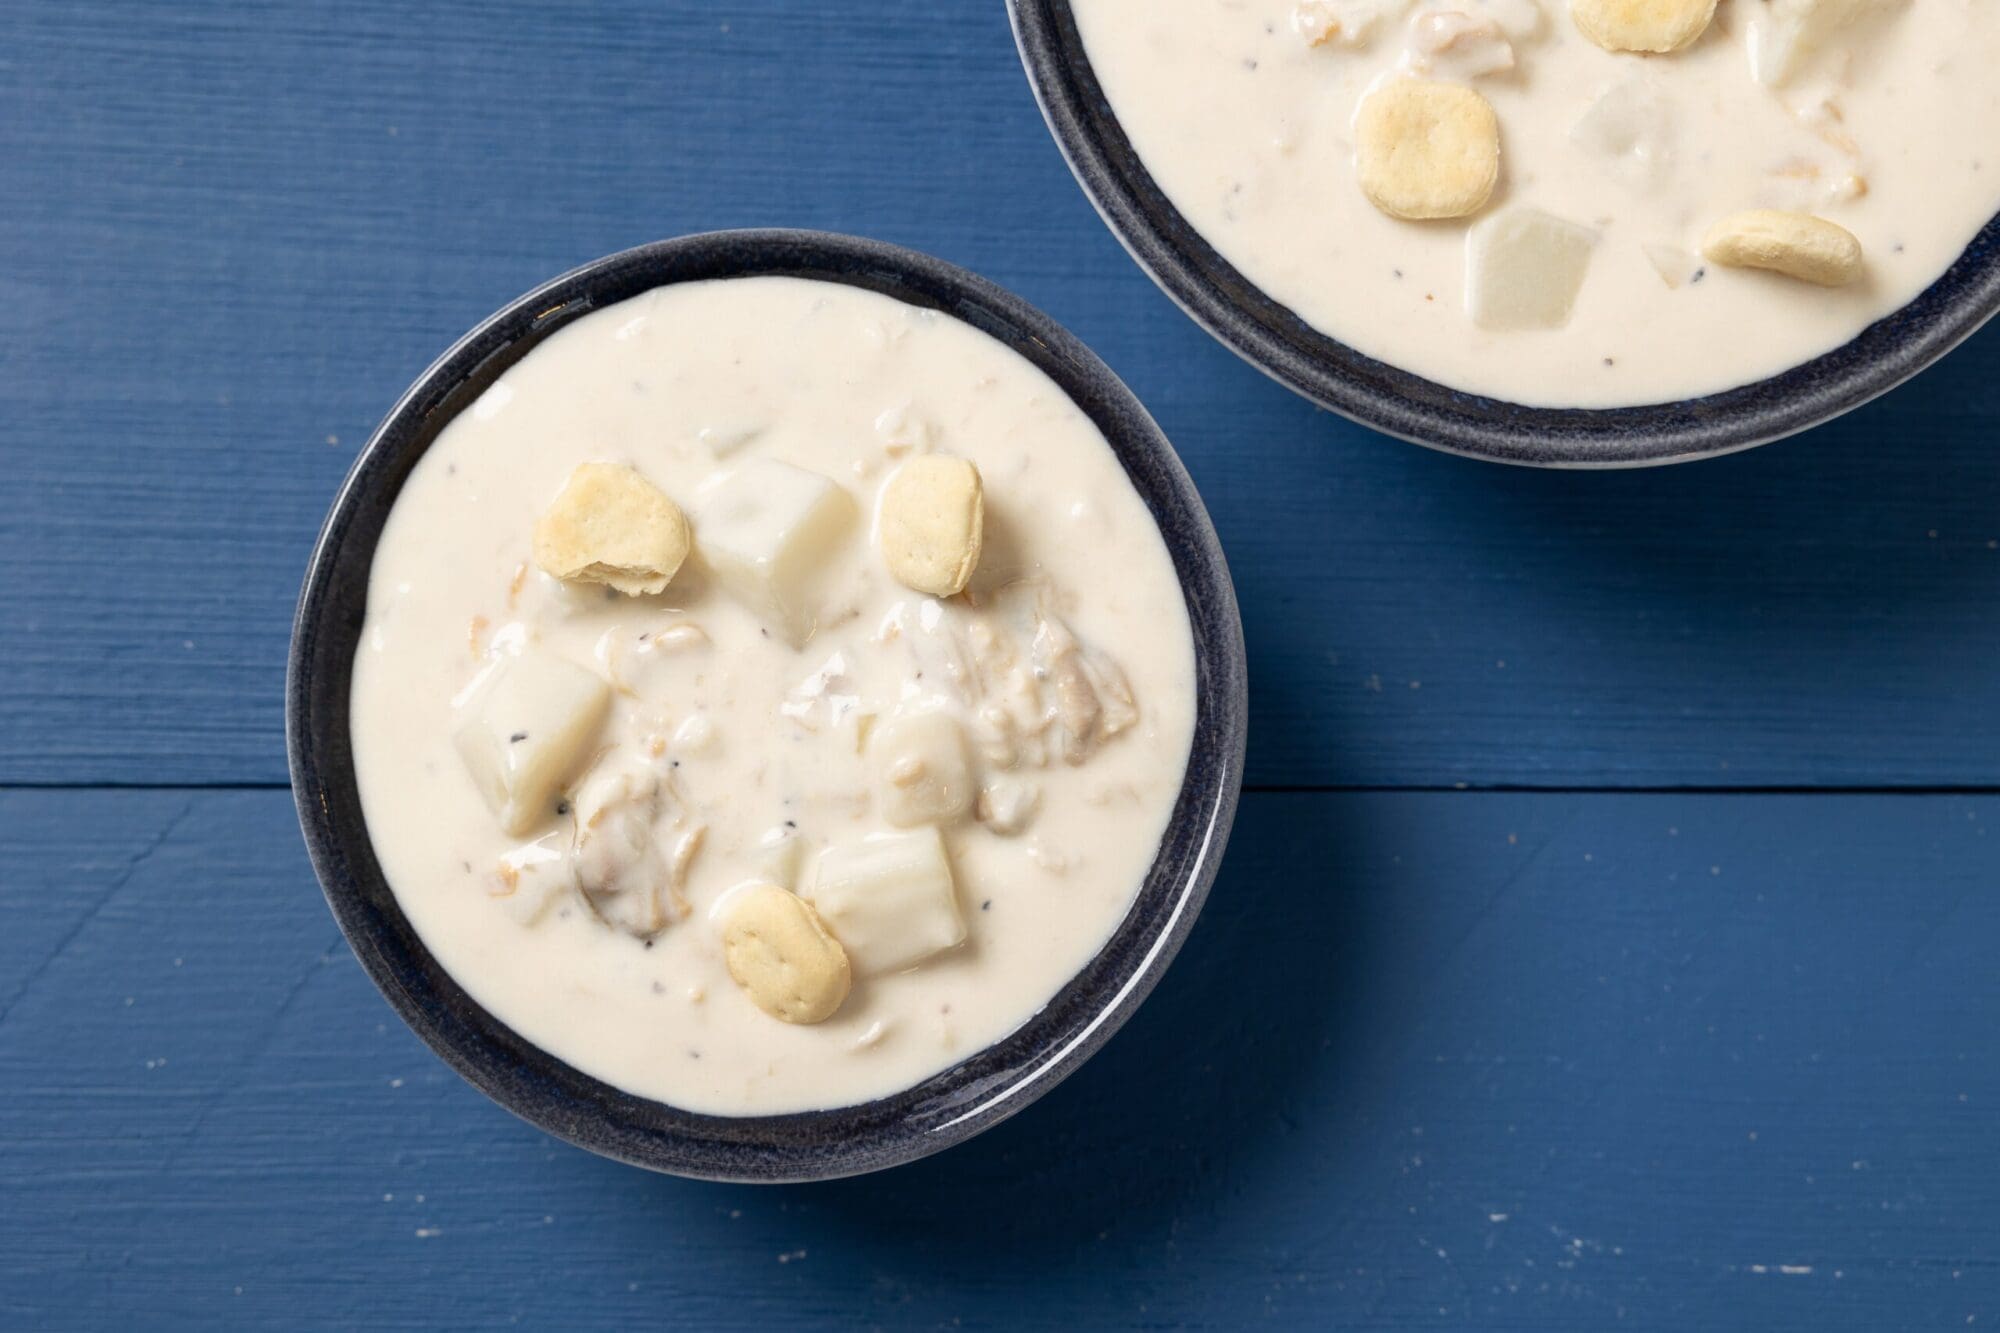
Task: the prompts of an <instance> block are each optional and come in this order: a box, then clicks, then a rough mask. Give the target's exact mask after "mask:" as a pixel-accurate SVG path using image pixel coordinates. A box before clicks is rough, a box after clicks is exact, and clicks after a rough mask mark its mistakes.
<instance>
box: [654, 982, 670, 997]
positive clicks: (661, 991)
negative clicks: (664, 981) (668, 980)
mask: <svg viewBox="0 0 2000 1333" xmlns="http://www.w3.org/2000/svg"><path fill="white" fill-rule="evenodd" d="M666 993H667V988H666V987H665V986H662V985H661V984H660V983H659V982H657V981H656V982H654V983H653V994H655V995H665V994H666Z"/></svg>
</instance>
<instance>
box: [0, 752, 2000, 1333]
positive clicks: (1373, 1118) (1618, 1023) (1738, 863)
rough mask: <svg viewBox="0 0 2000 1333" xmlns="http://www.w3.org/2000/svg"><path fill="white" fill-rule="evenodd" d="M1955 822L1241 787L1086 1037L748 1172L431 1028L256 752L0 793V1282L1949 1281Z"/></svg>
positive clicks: (1901, 1287) (1199, 1316)
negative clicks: (439, 1052) (459, 1071)
mask: <svg viewBox="0 0 2000 1333" xmlns="http://www.w3.org/2000/svg"><path fill="white" fill-rule="evenodd" d="M1996 821H2000V798H1970V797H1810V798H1802V797H1792V796H1772V795H1763V796H1702V797H1693V796H1666V795H1652V796H1647V795H1623V796H1619V795H1585V796H1577V795H1565V794H1491V793H1462V794H1459V793H1434V794H1423V795H1413V794H1401V795H1399V794H1375V795H1272V794H1265V795H1253V796H1252V797H1250V798H1249V799H1247V800H1246V801H1245V803H1244V809H1243V814H1242V817H1241V820H1240V822H1239V825H1238V830H1237V835H1236V838H1235V842H1234V845H1233V847H1232V848H1231V851H1230V855H1229V858H1228V861H1227V864H1226V866H1225V868H1224V872H1223V877H1222V880H1221V882H1220V883H1219V884H1218V886H1217V889H1216V893H1215V897H1214V898H1213V900H1212V902H1211V905H1210V909H1209V911H1208V913H1207V916H1206V918H1205V919H1204V920H1203V921H1202V922H1201V924H1200V926H1199V928H1198V929H1197V930H1196V932H1195V934H1194V936H1193V938H1192V940H1191V941H1190V943H1189V945H1188V948H1187V950H1186V952H1185V953H1184V954H1183V955H1182V957H1181V960H1180V961H1179V962H1178V963H1176V965H1175V967H1174V969H1173V970H1172V972H1171V973H1170V974H1169V976H1168V977H1167V978H1166V980H1165V982H1164V983H1163V985H1162V986H1161V988H1160V990H1159V991H1158V992H1157V993H1156V995H1155V997H1154V998H1153V999H1152V1000H1151V1001H1149V1002H1148V1004H1147V1005H1146V1007H1145V1009H1144V1010H1143V1011H1142V1012H1141V1013H1140V1014H1139V1015H1138V1017H1137V1018H1136V1019H1135V1020H1134V1021H1133V1023H1132V1024H1131V1026H1130V1027H1129V1028H1128V1029H1127V1030H1126V1031H1125V1032H1123V1033H1122V1034H1120V1035H1119V1037H1118V1038H1117V1039H1116V1040H1114V1041H1113V1042H1112V1043H1111V1044H1110V1046H1109V1047H1108V1048H1107V1049H1106V1050H1105V1051H1104V1052H1103V1053H1102V1054H1101V1055H1100V1056H1099V1057H1098V1058H1097V1059H1096V1060H1095V1061H1093V1062H1092V1063H1091V1064H1090V1065H1089V1066H1088V1067H1086V1068H1085V1069H1084V1070H1083V1071H1081V1072H1080V1073H1079V1074H1078V1075H1077V1076H1076V1077H1075V1078H1073V1079H1072V1080H1070V1081H1069V1082H1068V1083H1067V1084H1065V1085H1064V1086H1063V1087H1061V1088H1060V1089H1058V1090H1057V1091H1056V1092H1054V1093H1053V1094H1051V1095H1050V1096H1049V1097H1048V1098H1047V1099H1046V1100H1044V1101H1043V1102H1041V1103H1039V1104H1038V1105H1036V1106H1035V1107H1033V1108H1032V1109H1030V1110H1029V1111H1027V1112H1026V1113H1024V1114H1022V1115H1021V1116H1020V1117H1018V1118H1017V1119H1015V1120H1013V1121H1011V1122H1009V1123H1007V1124H1006V1125H1003V1126H1001V1127H1000V1128H998V1129H996V1130H995V1131H993V1132H992V1133H990V1134H988V1135H987V1136H985V1137H983V1138H982V1139H980V1140H978V1141H976V1142H974V1143H972V1144H969V1145H966V1146H964V1147H962V1148H959V1149H956V1150H954V1151H952V1152H950V1153H947V1154H945V1155H943V1156H942V1157H939V1158H936V1159H932V1160H930V1161H928V1162H925V1163H922V1164H919V1165H916V1166H913V1167H909V1168H905V1169H902V1170H899V1171H897V1172H894V1173H892V1174H890V1175H887V1176H882V1177H875V1178H870V1179H865V1180H859V1181H849V1182H842V1183H837V1184H832V1185H828V1186H822V1187H810V1188H796V1189H792V1188H787V1189H753V1188H738V1187H723V1186H713V1185H703V1184H694V1183H689V1182H684V1181H678V1180H672V1179H666V1178H655V1177H649V1176H646V1175H644V1174H642V1173H640V1172H637V1171H633V1170H630V1169H627V1168H624V1167H619V1166H616V1165H613V1164H611V1163H608V1162H604V1161H600V1160H598V1159H596V1158H593V1157H590V1156H588V1155H587V1154H584V1153H582V1152H578V1151H575V1150H572V1149H569V1148H566V1147H564V1146H562V1145H560V1144H557V1143H555V1142H554V1141H552V1140H549V1139H546V1138H544V1137H543V1136H542V1135H540V1134H539V1133H538V1132H536V1131H534V1130H532V1129H530V1128H528V1127H527V1126H525V1125H522V1124H520V1123H518V1122H516V1121H515V1120H513V1119H512V1118H511V1117H509V1116H507V1115H506V1114H505V1113H503V1112H501V1111H500V1110H498V1109H497V1108H495V1107H493V1106H491V1105H490V1104H488V1103H486V1102H485V1101H483V1100H482V1099H481V1098H480V1097H479V1096H478V1095H477V1094H476V1093H474V1092H473V1091H472V1090H471V1089H470V1088H468V1087H467V1086H465V1085H464V1084H462V1083H461V1082H459V1081H458V1080H457V1079H456V1078H455V1077H453V1076H452V1075H450V1074H449V1073H447V1072H446V1071H445V1069H444V1068H443V1066H442V1065H441V1064H439V1063H438V1062H437V1061H436V1060H435V1059H434V1058H432V1057H431V1056H430V1055H429V1054H427V1053H426V1052H425V1051H424V1050H423V1049H422V1048H421V1047H420V1046H419V1045H418V1043H417V1042H416V1040H415V1039H414V1038H413V1037H411V1036H410V1035H409V1034H408V1033H407V1032H406V1031H405V1030H404V1029H403V1028H402V1027H401V1026H400V1024H398V1023H397V1021H396V1019H395V1018H394V1017H393V1016H392V1015H391V1013H390V1011H389V1010H388V1008H387V1006H386V1005H385V1004H384V1003H383V1002H382V1001H381V1000H380V999H379V997H378V996H376V994H375V993H374V992H373V991H372V990H371V988H370V987H369V985H368V983H367V981H366V980H365V979H364V978H363V977H362V975H361V974H360V971H359V969H358V967H357V966H356V965H355V964H354V962H353V961H352V958H351V957H350V955H349V954H348V953H347V951H346V949H345V948H344V947H343V946H342V945H341V944H340V942H339V939H338V936H337V934H336V933H335V930H334V927H333V925H332V922H331V920H330V918H329V916H328V914H327V912H326V910H325V908H324V906H323V904H322V903H321V902H320V901H319V898H318V894H317V892H316V890H315V888H314V886H313V883H312V880H311V876H310V874H309V872H308V870H307V867H306V864H305V859H304V856H303V855H302V853H301V851H300V849H299V847H298V844H297V840H296V835H295V832H294V829H293V825H292V813H291V809H290V803H289V798H288V797H287V796H286V794H285V793H283V792H248V793H244V792H212V791H204V792H175V791H163V792H11V793H0V839H4V846H0V851H4V853H5V859H6V863H7V865H8V866H9V867H10V873H9V874H8V875H6V876H4V877H0V913H4V919H5V920H7V921H8V922H9V923H12V924H10V926H9V929H8V930H7V931H5V932H0V1005H4V1008H0V1198H5V1199H6V1201H7V1205H6V1207H4V1208H0V1326H5V1327H10V1328H30V1327H34V1328H40V1327H57V1326H70V1325H74V1326H99V1327H146V1328H149V1329H178V1328H210V1327H214V1326H216V1325H218V1324H224V1323H227V1324H229V1325H231V1326H239V1325H252V1324H255V1325H273V1326H283V1327H287V1328H298V1329H305V1328H318V1327H345V1328H354V1327H369V1328H412V1329H419V1328H434V1327H438V1326H440V1325H443V1324H452V1325H473V1324H477V1325H490V1324H499V1323H502V1322H507V1321H518V1322H520V1323H521V1324H523V1325H526V1326H555V1327H592V1326H599V1325H607V1324H612V1323H618V1324H621V1325H630V1324H633V1323H637V1322H640V1321H651V1322H658V1321H672V1322H673V1323H675V1324H676V1326H686V1327H700V1328H717V1329H739V1328H740V1329H761V1328H771V1327H780V1326H793V1325H794V1324H796V1325H798V1326H812V1325H824V1326H829V1327H856V1326H862V1325H879V1324H889V1323H896V1324H909V1325H922V1326H933V1325H944V1324H948V1323H949V1324H954V1325H959V1326H964V1327H969V1328H990V1327H1003V1326H1005V1327H1021V1326H1037V1325H1039V1326H1052V1325H1059V1326H1062V1327H1071V1328H1089V1327H1109V1326H1133V1325H1142V1326H1146V1327H1179V1326H1191V1327H1202V1328H1240V1327H1243V1326H1246V1325H1248V1324H1250V1323H1252V1322H1259V1323H1270V1324H1274V1325H1278V1326H1288V1325H1289V1326H1303V1325H1311V1326H1318V1327H1326V1326H1341V1327H1347V1326H1354V1327H1371V1328H1383V1329H1391V1328H1404V1327H1411V1326H1415V1325H1418V1324H1422V1325H1426V1326H1438V1325H1444V1326H1456V1327H1471V1328H1480V1329H1489V1330H1490V1329H1501V1328H1525V1327H1531V1326H1532V1327H1537V1328H1557V1329H1578V1330H1582V1329H1592V1330H1594V1329H1600V1328H1603V1327H1607V1326H1609V1325H1610V1324H1612V1323H1613V1322H1614V1321H1616V1320H1621V1319H1622V1320H1623V1321H1625V1322H1628V1323H1632V1324H1637V1325H1641V1326H1651V1327H1675V1328H1718V1327H1746V1326H1748V1327H1754V1326H1758V1325H1760V1324H1761V1325H1768V1326H1773V1327H1801V1326H1807V1325H1810V1326H1812V1327H1817V1328H1856V1329H1870V1330H1873V1329H1883V1328H1891V1327H1919V1326H1921V1327H1939V1326H1950V1327H1962V1326H1964V1325H1965V1324H1966V1323H1967V1322H1968V1321H1969V1320H1975V1319H1976V1320H1977V1324H1978V1326H1983V1325H1985V1324H1986V1323H1987V1322H1989V1321H1990V1320H1991V1319H1992V1318H1993V1317H1995V1316H1996V1315H2000V1259H1996V1255H2000V1177H1996V1175H1995V1173H1994V1172H1993V1171H1992V1170H1990V1169H1989V1167H1990V1164H1991V1163H1992V1162H1993V1161H1994V1160H1995V1158H1996V1154H2000V1120H1996V1118H1995V1115H1994V1107H1995V1106H1996V1105H2000V1066H1996V1064H1995V1062H1994V1061H1993V1059H1992V1058H1991V1057H1992V1033H1993V1031H1994V1030H1995V1026H1996V1024H2000V971H1996V969H1995V968H1994V967H1993V966H1992V961H1991V957H1990V953H1991V947H1990V944H1991V941H1992V939H1993V938H1994V937H1995V934H1996V932H2000V894H1996V893H1995V892H1994V875H1993V867H1994V847H1993V843H1992V841H1991V839H1990V838H1989V836H1988V832H1987V831H1988V829H1989V828H1990V827H1992V826H1993V825H1994V824H1995V822H1996Z"/></svg>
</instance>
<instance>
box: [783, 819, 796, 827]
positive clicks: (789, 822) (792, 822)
mask: <svg viewBox="0 0 2000 1333" xmlns="http://www.w3.org/2000/svg"><path fill="white" fill-rule="evenodd" d="M798 826H799V821H798V820H796V819H787V820H786V821H785V827H786V828H797V827H798Z"/></svg>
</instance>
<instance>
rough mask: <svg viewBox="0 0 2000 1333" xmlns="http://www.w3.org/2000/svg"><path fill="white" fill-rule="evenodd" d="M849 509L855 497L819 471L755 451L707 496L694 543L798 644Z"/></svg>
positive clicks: (728, 586) (812, 619)
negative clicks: (757, 454) (815, 588)
mask: <svg viewBox="0 0 2000 1333" xmlns="http://www.w3.org/2000/svg"><path fill="white" fill-rule="evenodd" d="M854 516H855V510H854V501H853V499H852V498H851V497H850V496H849V495H848V494H847V492H846V491H844V490H842V489H841V488H840V487H839V486H838V485H836V484H835V483H833V482H832V481H830V480H828V479H827V478H825V477H822V476H820V475H819V474H818V473H817V472H808V471H806V470H805V469H804V468H801V467H793V466H792V465H791V464H790V463H781V462H779V461H778V460H776V459H774V458H759V459H753V460H751V461H750V462H748V463H745V464H744V465H743V466H742V467H740V468H738V469H736V471H734V472H732V473H730V474H729V476H728V477H727V478H726V479H724V481H723V483H722V485H721V486H720V487H718V488H717V489H716V491H715V493H714V494H713V495H712V496H710V497H709V501H708V504H707V505H706V506H705V507H704V508H703V509H702V512H701V519H700V521H699V523H697V525H696V528H695V543H696V545H697V547H698V548H699V549H700V551H701V558H702V560H703V562H704V563H705V564H706V565H707V566H708V568H709V571H710V572H711V573H712V574H714V576H715V580H716V582H717V583H719V584H720V585H721V586H722V587H723V588H724V590H726V591H727V592H728V593H729V595H730V596H732V597H734V598H736V600H738V601H739V602H742V603H743V604H744V605H745V606H746V607H748V608H750V610H751V611H753V612H755V613H756V615H757V616H758V617H759V618H760V619H762V620H763V621H764V622H765V623H766V624H768V625H769V626H770V627H771V628H772V629H774V630H776V631H778V633H780V634H782V635H783V636H784V638H785V640H786V641H787V642H788V643H790V644H791V645H792V646H793V647H800V646H803V645H804V643H805V642H806V640H807V639H810V638H811V637H812V634H813V630H814V629H815V628H816V627H817V624H818V619H819V613H818V607H817V606H816V605H815V603H814V601H813V599H812V593H813V585H814V583H815V582H816V580H815V578H814V575H815V574H816V573H817V571H818V570H819V568H820V566H821V565H822V564H824V562H825V561H826V559H827V557H828V556H829V555H830V554H832V552H833V550H834V548H835V547H836V546H837V545H838V544H839V542H840V540H841V539H842V538H843V537H844V536H846V534H847V531H848V528H849V527H850V526H851V525H852V523H853V521H854Z"/></svg>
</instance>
